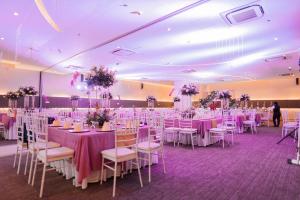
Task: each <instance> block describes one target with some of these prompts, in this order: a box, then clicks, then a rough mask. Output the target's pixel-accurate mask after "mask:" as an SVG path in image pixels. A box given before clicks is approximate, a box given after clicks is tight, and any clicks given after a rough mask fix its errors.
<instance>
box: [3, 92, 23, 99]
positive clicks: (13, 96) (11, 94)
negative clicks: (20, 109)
mask: <svg viewBox="0 0 300 200" xmlns="http://www.w3.org/2000/svg"><path fill="white" fill-rule="evenodd" d="M22 96H23V93H22V92H20V91H19V90H18V91H16V92H12V91H9V92H7V93H6V95H5V97H6V98H8V99H11V100H18V99H19V98H20V97H22Z"/></svg>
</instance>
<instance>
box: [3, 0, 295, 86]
mask: <svg viewBox="0 0 300 200" xmlns="http://www.w3.org/2000/svg"><path fill="white" fill-rule="evenodd" d="M44 4H45V7H46V9H47V11H48V13H49V15H50V16H51V17H52V19H53V21H55V23H56V24H57V25H58V26H59V28H60V30H61V31H60V32H58V31H56V30H54V29H53V28H52V27H51V26H50V25H49V24H48V23H47V22H46V20H45V19H44V18H43V17H42V15H41V13H40V12H39V10H38V8H37V6H36V5H35V2H34V1H28V0H1V1H0V20H1V24H0V59H1V61H0V65H1V66H5V67H7V66H13V65H15V66H16V67H18V68H30V69H33V70H45V71H51V72H56V73H72V72H73V71H75V70H78V71H82V72H84V71H86V70H88V69H89V68H90V67H91V66H94V65H105V66H107V67H109V68H111V69H113V70H116V71H117V76H118V78H122V79H135V80H140V79H141V80H166V81H167V80H170V81H176V80H189V81H199V82H217V81H233V80H248V79H262V78H267V77H274V76H278V75H279V74H285V73H288V72H289V69H288V68H289V67H291V69H292V70H291V71H294V72H296V71H297V72H298V71H299V66H298V63H299V50H300V17H299V10H300V1H299V0H276V1H267V0H260V1H255V0H206V1H203V0H202V1H196V0H151V1H138V0H114V1H111V0H89V1H83V0H81V1H80V0H72V1H69V0H51V1H45V0H44ZM246 5H261V7H262V9H263V11H264V15H263V16H262V17H261V18H258V19H255V20H250V21H248V22H244V23H240V24H235V25H229V24H228V23H227V22H226V21H225V19H224V15H225V13H227V12H229V11H231V10H232V9H235V8H240V7H241V6H246ZM151 22H153V23H151ZM281 56H285V57H281ZM274 57H275V58H274ZM269 58H272V59H269ZM74 66H75V67H74Z"/></svg>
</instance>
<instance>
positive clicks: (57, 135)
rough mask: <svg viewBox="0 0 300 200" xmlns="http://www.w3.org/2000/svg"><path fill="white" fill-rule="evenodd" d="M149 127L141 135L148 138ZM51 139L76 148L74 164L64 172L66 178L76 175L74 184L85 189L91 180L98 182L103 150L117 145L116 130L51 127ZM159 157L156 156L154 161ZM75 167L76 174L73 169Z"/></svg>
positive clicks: (140, 131)
mask: <svg viewBox="0 0 300 200" xmlns="http://www.w3.org/2000/svg"><path fill="white" fill-rule="evenodd" d="M147 135H148V128H147V127H141V128H140V129H139V137H140V138H146V137H147ZM48 138H49V141H53V142H57V143H59V144H60V145H61V146H65V147H69V148H71V149H74V151H75V155H74V166H71V163H69V164H68V166H66V168H65V169H64V170H65V171H64V172H63V173H64V174H66V178H67V179H68V178H71V177H72V176H75V180H74V185H75V186H81V187H82V188H83V189H84V188H86V187H87V185H88V183H89V182H98V181H99V178H100V169H101V161H102V160H101V159H102V157H101V151H103V150H105V149H111V148H114V146H115V143H114V141H115V137H114V132H113V131H109V132H98V131H96V130H95V129H91V130H90V132H86V133H70V132H69V131H68V130H62V129H59V128H57V127H49V129H48ZM156 162H157V158H154V163H156ZM72 167H73V169H75V174H72V173H71V172H72V171H73V170H72ZM107 176H109V174H107Z"/></svg>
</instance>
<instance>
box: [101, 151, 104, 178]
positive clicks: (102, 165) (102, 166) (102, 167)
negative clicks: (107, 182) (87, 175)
mask: <svg viewBox="0 0 300 200" xmlns="http://www.w3.org/2000/svg"><path fill="white" fill-rule="evenodd" d="M103 169H104V157H103V156H102V164H101V179H100V184H102V182H103V173H104V172H103V171H104V170H103Z"/></svg>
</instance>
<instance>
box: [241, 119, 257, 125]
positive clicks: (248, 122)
mask: <svg viewBox="0 0 300 200" xmlns="http://www.w3.org/2000/svg"><path fill="white" fill-rule="evenodd" d="M243 124H246V125H250V124H255V121H251V120H245V121H243Z"/></svg>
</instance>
